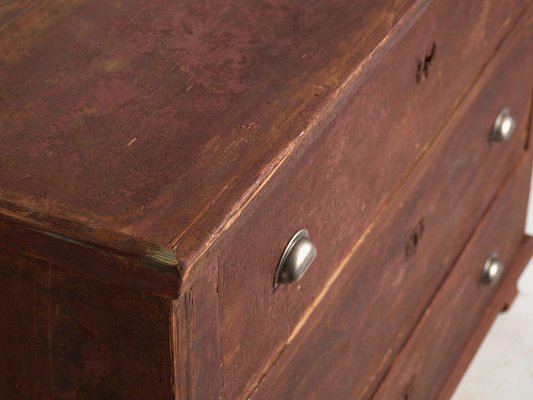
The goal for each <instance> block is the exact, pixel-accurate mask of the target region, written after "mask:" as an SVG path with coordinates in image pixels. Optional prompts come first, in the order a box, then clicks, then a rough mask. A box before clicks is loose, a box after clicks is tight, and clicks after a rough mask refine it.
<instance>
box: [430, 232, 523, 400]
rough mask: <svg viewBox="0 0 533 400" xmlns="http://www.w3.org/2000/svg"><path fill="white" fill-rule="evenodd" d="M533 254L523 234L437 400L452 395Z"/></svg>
mask: <svg viewBox="0 0 533 400" xmlns="http://www.w3.org/2000/svg"><path fill="white" fill-rule="evenodd" d="M532 255H533V238H531V237H529V236H524V237H523V240H522V242H521V243H520V247H519V249H518V251H517V252H516V254H515V256H514V257H513V260H512V263H511V267H510V271H509V273H508V275H507V277H506V279H505V280H504V282H503V283H502V284H501V285H500V288H499V290H498V293H497V294H496V295H495V296H494V297H493V298H492V301H491V302H490V304H489V305H488V306H487V307H486V309H485V312H484V314H483V317H482V319H481V321H480V322H479V324H478V326H477V329H476V331H475V332H474V334H473V335H472V336H471V337H470V339H469V340H468V343H467V345H466V347H465V348H464V350H463V352H462V354H461V357H460V358H459V360H458V361H457V363H456V365H455V367H454V369H453V371H452V372H451V374H450V375H449V376H448V379H447V380H446V383H445V385H444V387H443V388H442V390H441V392H440V393H439V395H438V399H439V400H441V399H442V400H445V399H446V400H447V399H449V398H451V397H452V394H453V392H454V391H455V389H456V387H457V385H458V384H459V381H460V379H461V377H462V376H463V374H464V373H465V371H466V368H467V367H468V365H469V364H470V362H471V361H472V358H473V357H474V355H475V353H476V351H477V349H478V348H479V346H481V343H482V341H483V339H484V338H485V336H486V335H487V333H488V331H489V328H490V327H491V325H492V323H493V322H494V320H495V319H496V317H497V315H498V314H499V313H500V312H501V311H505V310H507V309H508V308H509V307H510V306H511V305H512V302H513V300H514V298H515V297H516V295H517V287H516V282H517V280H518V278H519V277H520V274H521V273H522V271H523V270H524V268H525V267H526V265H527V264H528V262H529V261H530V260H531V256H532Z"/></svg>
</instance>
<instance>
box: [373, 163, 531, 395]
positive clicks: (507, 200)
mask: <svg viewBox="0 0 533 400" xmlns="http://www.w3.org/2000/svg"><path fill="white" fill-rule="evenodd" d="M530 177H531V160H530V159H527V158H526V159H524V160H523V162H522V163H521V165H520V167H519V169H518V171H517V172H516V173H515V174H513V176H512V177H511V178H510V179H509V180H508V181H507V182H506V183H505V186H504V187H503V189H502V190H501V193H499V194H498V197H497V199H496V200H495V203H494V204H493V205H491V208H490V210H489V212H488V215H487V216H485V217H484V219H483V221H482V222H481V223H480V225H479V226H478V228H477V229H476V232H475V234H474V236H473V237H472V239H471V240H470V241H469V243H468V244H467V245H466V247H465V249H464V250H463V252H462V254H461V256H460V258H459V259H458V261H457V263H456V265H455V266H454V267H453V271H452V272H451V273H450V275H449V277H447V278H446V281H445V282H444V284H443V285H442V287H441V288H440V289H439V291H438V293H437V294H436V296H435V298H434V299H433V300H432V301H431V303H430V305H429V306H428V308H427V309H426V310H425V311H424V315H423V317H422V319H421V321H420V322H419V323H418V324H417V326H416V328H415V329H414V330H413V332H412V333H411V335H410V337H409V340H408V341H407V343H406V344H405V346H404V347H403V349H402V351H401V352H400V353H399V354H398V357H397V358H396V360H395V361H394V364H393V365H392V367H391V369H390V370H389V371H388V373H387V376H386V378H385V380H384V381H383V383H382V384H381V385H380V387H379V390H378V391H377V392H376V394H375V396H374V398H375V399H391V400H392V399H401V400H409V399H436V398H437V396H438V394H439V393H440V391H441V389H442V388H443V386H444V384H445V382H446V380H447V378H448V376H449V375H450V372H451V371H452V370H453V369H454V368H455V365H456V364H457V363H458V360H459V359H460V358H461V356H462V354H463V352H464V350H465V348H466V346H467V343H468V341H469V339H470V337H471V336H472V335H473V333H474V332H475V331H476V329H477V328H478V326H479V323H480V321H481V320H482V319H483V317H484V314H485V313H486V312H487V309H488V308H489V307H488V306H489V305H490V303H491V301H492V299H493V298H494V297H495V294H496V293H497V292H498V291H499V290H500V289H501V287H502V284H503V283H504V281H505V280H506V279H508V278H512V277H513V275H514V274H513V271H511V270H510V267H512V265H513V264H512V261H513V258H514V256H515V255H516V253H517V250H518V249H519V247H520V244H521V243H522V240H523V238H524V216H525V215H526V212H527V204H528V197H529V181H530ZM493 253H494V254H497V255H498V257H499V258H500V259H501V260H502V261H503V262H504V264H505V268H507V271H505V275H504V276H502V278H501V280H500V282H499V283H498V284H496V285H494V286H491V287H487V286H484V285H482V284H481V283H480V277H481V270H482V268H483V264H484V263H485V260H486V259H487V258H488V256H489V255H491V254H493ZM530 255H531V254H530ZM515 278H516V277H515ZM501 306H502V307H503V304H502V305H501Z"/></svg>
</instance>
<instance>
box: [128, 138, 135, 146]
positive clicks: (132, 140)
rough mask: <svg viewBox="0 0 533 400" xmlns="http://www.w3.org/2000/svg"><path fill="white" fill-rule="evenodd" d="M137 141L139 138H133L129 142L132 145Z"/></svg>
mask: <svg viewBox="0 0 533 400" xmlns="http://www.w3.org/2000/svg"><path fill="white" fill-rule="evenodd" d="M136 141H137V138H133V139H131V140H130V141H129V142H128V146H131V145H132V144H133V143H135V142H136Z"/></svg>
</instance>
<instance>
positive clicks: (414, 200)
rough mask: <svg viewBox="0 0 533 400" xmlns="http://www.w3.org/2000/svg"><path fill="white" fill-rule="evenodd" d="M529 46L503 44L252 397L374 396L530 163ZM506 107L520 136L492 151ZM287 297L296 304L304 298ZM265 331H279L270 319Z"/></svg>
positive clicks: (516, 40) (522, 39)
mask: <svg viewBox="0 0 533 400" xmlns="http://www.w3.org/2000/svg"><path fill="white" fill-rule="evenodd" d="M524 35H525V36H524ZM530 43H531V40H530V36H529V35H528V34H524V32H522V33H519V34H517V35H515V36H513V37H511V38H510V39H509V41H507V42H506V43H504V45H503V46H502V50H503V51H502V52H501V53H499V54H498V55H497V56H496V57H495V62H494V63H492V64H491V65H490V66H489V67H488V68H487V69H486V70H485V72H484V74H483V75H482V77H481V78H480V80H479V82H478V83H477V84H476V86H475V87H474V88H473V89H472V91H471V93H470V94H469V95H468V97H467V99H465V102H464V105H463V108H462V109H461V110H460V112H457V113H455V114H454V116H452V118H451V120H450V121H449V124H448V126H447V127H446V128H445V130H444V131H443V132H442V133H441V134H440V135H439V136H438V138H437V139H436V141H435V143H433V145H432V147H431V148H430V149H429V150H428V152H427V153H426V154H425V155H424V158H423V159H422V161H421V162H420V163H419V164H418V166H417V168H416V170H415V171H413V174H412V175H411V176H410V177H409V179H408V180H407V182H406V183H405V184H404V186H402V188H401V189H400V190H399V191H398V192H397V193H396V194H395V195H394V196H393V197H392V199H391V201H390V203H389V204H390V206H389V207H387V208H386V209H384V210H383V211H382V212H381V213H380V215H379V216H378V218H377V219H376V220H375V221H374V222H373V224H372V225H371V227H370V229H369V230H368V231H367V232H365V234H364V235H363V236H361V237H360V238H358V239H357V241H356V242H355V243H354V245H353V247H352V249H350V251H349V253H348V254H346V255H344V258H343V260H342V261H341V263H340V265H338V266H337V269H336V270H335V271H334V273H333V275H332V278H328V280H327V281H326V282H316V284H317V287H320V288H321V289H322V291H321V292H317V293H318V294H317V297H318V298H320V299H322V301H321V302H317V301H314V302H313V303H311V305H310V306H309V308H308V309H307V310H305V313H304V314H302V319H300V320H299V321H298V323H297V324H296V325H295V327H294V329H293V331H292V332H290V336H288V337H287V339H283V341H282V342H281V343H282V344H281V345H279V346H278V347H276V345H277V343H279V342H280V341H278V342H277V343H276V342H274V341H273V342H274V343H276V344H274V345H273V347H274V348H275V351H277V352H278V353H274V356H273V357H272V356H270V357H271V358H270V360H271V361H270V362H271V363H272V364H273V365H274V366H273V368H272V370H271V371H270V372H269V373H268V375H267V376H266V378H265V379H264V381H263V382H262V383H261V385H260V386H259V387H258V388H257V391H256V392H255V398H259V399H262V398H281V397H283V398H327V397H328V396H332V395H335V396H340V397H345V396H348V395H349V394H350V395H352V394H353V395H354V396H356V397H358V398H368V397H369V396H370V395H371V394H372V393H373V391H374V389H375V388H376V387H377V384H378V383H379V381H380V379H381V377H382V376H383V374H384V372H385V371H386V369H387V367H388V365H390V363H391V362H392V360H393V358H394V356H395V354H396V353H397V352H398V351H399V350H400V348H401V346H402V344H403V343H404V341H405V340H406V338H407V336H408V334H409V332H410V330H411V329H412V328H413V327H414V325H415V324H416V322H417V321H418V318H419V317H420V316H421V315H422V313H423V311H424V309H425V307H426V306H427V304H428V302H429V301H430V299H431V297H432V295H433V293H434V291H435V290H436V289H437V288H438V287H439V285H440V283H441V282H442V279H443V278H444V277H445V276H446V273H447V271H448V270H449V268H450V267H451V266H452V265H453V263H454V261H455V259H456V257H457V256H458V255H459V253H460V251H461V249H462V247H463V246H464V243H465V242H466V240H467V239H468V237H469V236H470V235H471V234H472V232H473V231H474V229H475V226H476V225H477V223H478V222H479V221H480V219H481V217H482V215H483V212H484V210H485V209H486V206H487V205H488V204H489V202H490V200H491V199H492V198H493V197H494V195H495V193H496V192H497V191H498V187H499V185H500V183H501V182H503V180H504V178H505V177H506V176H507V174H508V173H510V171H512V168H513V166H514V165H516V162H517V160H519V159H520V158H521V156H522V155H523V154H527V153H526V152H525V151H524V145H525V140H526V126H527V124H528V118H529V109H530V108H529V107H530V104H529V101H530V93H531V90H532V89H531V85H532V82H531V79H529V80H526V81H524V78H523V77H524V76H528V73H527V71H529V70H531V54H532V53H531V52H530V51H528V49H529V46H530V45H531V44H530ZM502 104H508V105H509V106H510V107H511V108H512V109H513V110H516V112H517V115H520V117H518V118H519V121H520V128H519V131H518V132H517V135H518V136H516V137H514V138H513V140H515V142H514V143H508V144H509V146H495V145H493V146H491V145H489V143H488V136H487V135H488V134H489V132H490V129H491V125H492V122H493V118H494V116H495V115H496V114H497V112H498V110H499V108H500V107H501V106H502ZM421 225H422V226H423V230H421ZM421 231H423V232H422V234H421ZM415 235H418V236H417V237H416V239H414V238H415ZM400 238H403V239H400ZM413 245H414V246H415V248H416V251H414V252H413V249H412V247H413ZM408 250H409V251H408ZM311 276H312V275H311ZM306 278H308V277H306ZM304 279H305V278H304ZM308 279H309V278H308ZM310 282H311V283H313V284H314V283H315V282H313V281H310ZM319 283H320V285H318V284H319ZM304 287H305V286H304V281H302V288H304ZM287 289H288V292H289V293H292V295H293V297H288V299H291V300H295V299H297V298H298V297H299V296H301V295H302V293H305V292H303V290H298V291H296V290H295V289H296V288H287ZM291 289H292V290H294V292H290V290H291ZM276 295H277V293H276ZM272 299H273V300H272V304H274V305H276V303H275V301H276V297H275V296H273V297H272ZM284 300H285V301H284V302H280V303H277V304H279V306H278V307H280V308H278V309H277V310H276V312H277V313H278V315H279V313H281V311H282V308H281V306H282V305H284V304H292V303H288V302H287V299H284ZM263 301H264V300H263ZM254 304H255V303H254V302H250V301H249V302H247V303H245V304H244V306H243V307H246V308H245V309H252V307H253V305H254ZM265 309H266V308H265ZM269 312H271V313H272V314H273V315H275V312H273V311H269ZM291 312H292V308H291V309H289V313H291ZM250 315H251V314H250ZM254 315H257V314H254ZM264 315H269V314H267V313H264V314H260V316H261V317H262V318H263V319H264V320H267V317H264ZM290 315H292V314H289V316H290ZM294 315H296V313H295V314H294ZM256 318H257V317H256ZM278 321H279V320H278ZM282 321H285V320H282ZM269 322H270V323H271V324H272V326H275V325H276V320H274V319H271V320H269ZM255 324H256V325H255V326H260V325H259V324H258V323H257V322H256V323H255ZM241 326H242V325H238V324H235V329H239V328H240V327H241ZM260 329H261V328H258V331H257V332H259V331H260ZM263 329H264V328H263ZM228 332H229V330H228ZM241 335H242V333H241ZM237 336H238V335H237ZM280 336H281V335H280ZM280 336H279V337H280ZM279 337H277V338H275V339H277V340H279ZM267 338H268V336H267ZM223 343H224V342H223ZM264 347H266V346H264ZM223 348H224V344H223ZM245 354H246V353H245ZM265 358H266V357H265ZM312 359H318V360H320V362H316V363H315V362H312ZM347 366H357V368H347ZM250 389H251V390H255V389H254V387H253V386H252V387H251V388H250Z"/></svg>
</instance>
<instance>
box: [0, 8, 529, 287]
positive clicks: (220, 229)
mask: <svg viewBox="0 0 533 400" xmlns="http://www.w3.org/2000/svg"><path fill="white" fill-rule="evenodd" d="M526 2H527V0H505V2H504V3H500V5H499V6H498V7H494V6H493V5H492V3H491V2H490V1H488V0H487V1H481V0H479V1H476V2H468V3H465V2H461V3H458V5H457V6H456V7H449V8H450V9H454V8H457V15H459V14H464V17H463V18H464V19H462V20H460V21H458V23H457V24H456V26H457V27H462V26H463V23H465V24H466V25H468V26H469V32H470V33H471V36H468V35H459V34H458V33H457V32H455V31H453V30H452V31H449V30H445V29H444V28H442V27H443V24H428V25H427V30H426V32H423V33H422V32H420V33H419V34H420V35H423V36H424V39H421V40H419V41H418V43H417V45H416V46H415V47H416V49H417V50H416V56H413V57H410V58H409V59H407V60H405V63H407V64H408V66H406V65H407V64H405V65H403V66H402V68H399V66H394V68H395V69H394V71H393V72H395V71H405V73H406V74H408V76H409V77H408V82H410V83H412V82H415V81H416V80H418V81H419V86H421V88H420V89H419V90H420V91H425V90H427V92H425V94H421V95H420V96H419V97H418V100H417V101H419V102H420V103H419V104H422V105H423V104H425V102H424V101H423V99H424V98H426V99H430V98H431V97H433V95H435V96H438V95H439V93H437V92H434V93H433V95H432V94H431V93H432V91H431V90H430V89H429V88H428V87H431V85H428V83H429V82H431V81H432V79H431V78H430V79H427V77H428V76H429V77H435V76H438V74H439V71H441V72H442V71H447V70H448V69H449V68H448V64H442V65H440V67H439V65H438V63H439V61H438V60H439V59H441V60H448V61H446V62H450V61H449V60H450V59H449V57H446V55H447V52H448V50H447V46H442V47H440V45H439V43H436V44H437V50H436V53H435V54H436V55H435V62H436V64H434V66H433V67H432V66H430V65H429V63H426V62H425V61H426V60H428V61H429V60H430V58H431V57H429V55H430V50H431V49H432V48H433V47H432V46H433V41H434V40H436V38H437V39H438V37H440V36H443V41H444V38H445V36H446V35H450V36H454V35H456V34H457V35H458V37H460V38H461V40H462V44H463V45H464V47H463V49H462V50H463V51H462V52H461V53H460V54H458V55H457V57H453V59H454V60H455V61H456V63H455V64H457V65H458V64H459V63H462V62H464V64H463V67H462V68H461V69H462V70H464V73H454V76H455V77H456V78H457V79H458V82H457V86H456V88H457V87H463V89H464V88H466V86H467V85H468V81H469V79H470V80H471V79H472V78H473V75H474V74H475V73H476V72H477V71H478V70H479V68H480V67H481V65H482V64H483V62H484V60H485V59H486V58H487V57H488V55H489V54H490V53H491V52H493V51H494V48H495V47H496V46H497V45H498V43H499V42H500V41H501V38H502V37H503V35H504V34H505V32H507V31H508V30H509V28H510V26H511V25H512V23H513V21H515V20H516V18H517V16H518V15H519V14H520V12H521V10H522V9H523V7H524V4H525V3H526ZM430 3H431V2H430V1H428V0H418V1H414V0H401V1H393V0H381V1H369V0H360V1H357V2H353V1H347V0H339V1H336V2H334V3H328V4H327V5H325V4H324V3H322V2H311V3H309V2H292V3H291V4H290V5H287V4H285V3H284V2H269V3H264V2H248V1H241V2H232V3H231V4H225V3H220V2H215V1H212V0H203V1H199V2H198V1H197V2H186V3H175V2H170V1H168V0H161V1H146V0H135V1H134V2H131V1H128V2H126V1H124V0H122V1H116V2H108V1H102V0H100V1H87V0H77V1H64V0H47V1H44V2H38V3H27V4H26V3H24V4H26V6H24V5H23V4H22V3H21V5H20V9H19V8H18V7H19V6H15V5H14V3H13V2H9V3H6V6H5V7H4V8H3V13H2V14H0V15H2V16H5V18H6V20H7V19H9V21H11V22H10V23H7V24H5V25H4V26H3V29H2V30H1V31H0V49H1V51H2V53H3V54H4V57H3V60H2V63H0V83H1V85H0V87H1V89H0V105H1V107H0V108H1V110H2V111H1V113H0V123H1V124H2V127H3V129H2V131H1V135H2V136H1V138H2V140H1V141H0V154H1V156H2V169H1V170H0V183H1V188H2V189H1V191H0V199H1V203H2V205H4V204H17V205H18V206H20V207H23V208H25V209H28V210H30V211H31V212H29V213H27V214H25V216H24V219H28V218H29V219H30V225H32V226H38V227H40V225H42V224H45V225H47V228H46V229H45V230H46V231H51V232H56V231H61V234H63V235H65V236H66V237H68V238H70V239H73V240H78V241H87V242H88V243H91V244H92V245H96V246H100V245H103V246H109V245H111V246H112V247H117V248H118V249H119V250H120V251H122V250H123V248H124V247H126V248H128V247H129V243H131V242H132V241H139V246H141V247H142V246H144V244H145V242H146V243H149V245H150V246H152V247H158V246H160V247H161V249H162V250H163V251H167V250H168V249H169V248H170V247H173V248H174V251H175V252H176V256H177V262H176V265H177V268H178V270H179V273H180V276H183V277H184V278H185V281H186V283H187V285H186V287H185V288H184V291H186V290H187V288H188V287H189V286H190V285H188V278H189V276H190V275H193V276H194V273H193V272H192V271H191V268H193V266H195V265H197V262H196V261H197V259H198V258H199V257H201V256H202V254H203V253H204V252H205V251H206V250H207V249H208V248H209V247H210V246H212V244H213V243H215V242H216V241H217V240H218V239H219V238H221V237H225V236H226V234H227V233H228V232H230V231H231V230H232V228H231V225H232V224H233V221H235V220H236V219H238V216H239V214H240V213H241V212H242V210H243V208H245V207H247V206H248V205H250V204H252V203H255V202H254V199H255V197H256V195H257V193H259V192H261V191H262V189H263V188H264V187H265V186H268V185H267V183H268V182H269V181H270V180H271V179H272V177H273V176H274V175H275V174H276V171H277V169H278V167H279V166H280V165H281V164H284V163H286V162H287V161H288V160H294V159H296V158H298V157H299V155H301V153H302V152H303V151H304V150H305V147H307V146H309V145H310V144H311V143H312V142H313V141H314V140H315V139H316V138H317V137H319V136H320V135H321V133H322V131H323V130H324V128H325V126H326V125H327V124H328V123H329V122H331V120H332V119H333V118H334V117H335V115H336V114H337V113H338V112H339V110H340V109H342V107H343V106H344V105H345V104H346V102H347V101H348V100H349V98H350V96H351V95H352V94H353V93H354V92H355V91H357V89H358V88H359V87H360V86H361V84H362V83H363V82H364V81H365V80H366V78H367V76H368V75H369V74H370V73H371V72H372V71H373V69H374V67H375V66H376V65H377V64H378V63H379V61H380V60H381V59H382V58H383V57H384V56H385V55H386V54H387V53H388V52H389V50H390V48H391V47H392V46H394V45H395V43H397V42H398V40H399V38H401V37H402V36H403V35H404V33H405V31H406V30H408V28H409V27H410V26H411V25H412V24H413V23H414V22H415V21H416V20H417V19H418V18H419V16H420V14H421V13H422V12H423V11H424V10H425V9H426V8H427V7H429V5H430ZM13 7H14V8H13ZM474 16H475V18H474ZM470 19H472V20H471V22H467V21H470ZM454 21H455V20H454V19H453V18H452V19H451V20H450V23H454V24H455V22H454ZM459 22H460V23H459ZM444 32H446V34H444ZM432 36H433V37H432ZM421 37H422V36H420V38H421ZM420 38H419V39H420ZM452 42H453V41H452ZM474 43H475V45H474ZM479 43H481V45H478V44H479ZM452 53H454V52H453V51H452ZM409 54H411V53H409ZM421 60H423V61H424V63H423V64H424V68H423V75H424V81H421V80H420V79H418V78H416V77H417V76H418V75H419V74H420V73H419V71H418V70H419V64H420V62H421ZM391 68H392V67H391ZM452 70H453V71H455V70H459V68H457V67H456V68H452ZM457 72H460V71H457ZM463 77H465V78H464V80H462V79H463ZM466 77H469V79H467V78H466ZM402 80H403V79H397V80H396V81H397V82H400V81H402ZM459 81H460V82H459ZM443 82H444V81H443ZM374 85H376V83H374ZM424 86H425V87H426V89H424V88H423V87H424ZM381 87H382V86H379V88H381ZM379 88H378V89H379ZM405 89H406V91H405V92H404V93H409V88H408V87H405ZM368 90H370V88H369V89H368ZM381 92H382V90H378V93H381ZM371 93H372V91H371ZM456 94H460V93H458V92H457V93H456ZM372 97H373V96H372ZM372 97H371V98H372ZM444 97H447V96H444ZM361 98H364V96H361ZM450 98H454V95H452V94H451V93H450ZM375 100H379V99H378V98H375ZM374 104H376V105H379V104H381V106H380V107H381V109H378V110H369V114H368V116H371V118H376V117H375V116H376V115H382V114H384V113H387V112H391V110H390V109H389V107H388V105H387V102H384V103H379V102H377V101H376V102H375V103H374ZM417 104H418V103H417ZM448 105H449V104H448ZM415 106H416V104H415ZM445 106H446V104H444V105H443V109H442V113H443V114H445V112H444V107H445ZM372 111H375V112H372ZM404 116H405V115H404ZM398 117H401V115H399V116H398ZM378 118H379V117H378ZM372 125H373V121H368V120H367V121H366V122H363V123H362V125H361V126H362V127H364V128H365V130H366V128H370V127H372ZM417 125H418V124H414V126H413V128H414V131H418V130H419V128H420V132H425V131H424V129H423V128H424V127H423V126H417ZM383 128H385V127H383ZM408 129H409V127H408V126H407V125H406V126H405V130H404V131H407V130H408ZM369 131H370V132H372V129H369ZM368 136H372V135H371V134H369V135H368ZM362 137H363V135H361V137H360V138H362ZM419 145H420V146H423V145H424V141H423V140H422V141H421V142H420V143H419ZM298 149H300V150H302V151H301V152H298V151H297V150H298ZM298 154H299V155H298ZM408 157H409V155H408V154H407V155H406V158H408ZM5 213H8V211H6V210H5V209H4V208H3V206H2V207H0V214H5ZM10 216H11V217H17V215H15V216H14V215H12V214H10ZM58 216H61V218H63V219H64V221H63V222H61V221H60V220H58V219H57V218H54V217H58ZM19 222H21V221H20V220H19ZM25 223H26V222H25ZM80 225H81V226H82V227H84V228H85V229H79V226H80ZM87 232H90V235H88V237H87V236H86V235H87ZM109 233H111V234H115V235H114V236H113V235H110V234H109ZM110 236H112V238H111V240H109V238H110ZM124 242H125V243H126V244H125V243H124Z"/></svg>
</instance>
